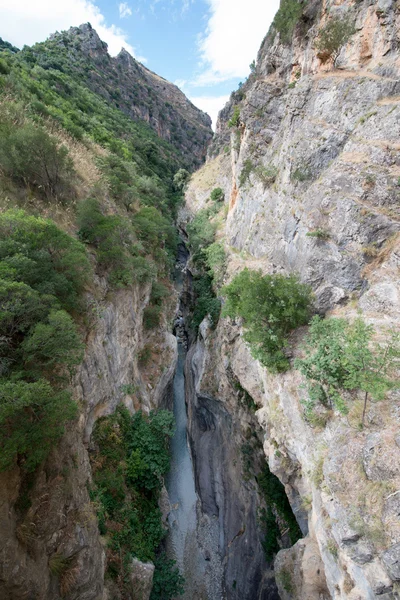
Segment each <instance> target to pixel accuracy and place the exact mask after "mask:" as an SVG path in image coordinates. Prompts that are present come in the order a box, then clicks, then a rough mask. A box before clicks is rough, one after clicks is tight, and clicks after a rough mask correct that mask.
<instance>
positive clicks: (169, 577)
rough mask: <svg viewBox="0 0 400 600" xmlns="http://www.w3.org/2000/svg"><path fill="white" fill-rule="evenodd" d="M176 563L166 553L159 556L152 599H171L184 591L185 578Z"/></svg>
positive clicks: (156, 563) (156, 561)
mask: <svg viewBox="0 0 400 600" xmlns="http://www.w3.org/2000/svg"><path fill="white" fill-rule="evenodd" d="M175 564H176V563H175V561H174V560H170V559H168V558H167V556H166V554H164V553H163V554H161V555H160V556H158V557H157V559H156V560H155V562H154V565H155V571H154V576H153V587H152V590H151V595H150V600H171V599H172V598H176V596H180V595H182V594H183V593H184V583H185V580H184V579H183V577H182V576H181V575H180V573H179V570H178V569H177V568H176V567H175Z"/></svg>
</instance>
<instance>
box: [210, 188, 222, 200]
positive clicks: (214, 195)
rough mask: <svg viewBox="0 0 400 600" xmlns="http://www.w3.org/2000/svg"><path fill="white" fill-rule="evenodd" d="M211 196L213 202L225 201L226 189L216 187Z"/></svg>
mask: <svg viewBox="0 0 400 600" xmlns="http://www.w3.org/2000/svg"><path fill="white" fill-rule="evenodd" d="M210 198H211V200H212V201H213V202H223V200H224V190H223V189H222V188H220V187H218V188H214V189H213V191H212V192H211V194H210Z"/></svg>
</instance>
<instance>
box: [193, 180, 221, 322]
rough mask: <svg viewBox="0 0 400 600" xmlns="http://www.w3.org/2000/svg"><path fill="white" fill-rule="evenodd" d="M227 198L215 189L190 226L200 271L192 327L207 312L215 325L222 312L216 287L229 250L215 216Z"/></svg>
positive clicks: (195, 287)
mask: <svg viewBox="0 0 400 600" xmlns="http://www.w3.org/2000/svg"><path fill="white" fill-rule="evenodd" d="M223 201H224V193H223V190H222V189H221V188H215V189H214V190H212V192H211V194H210V203H211V204H210V206H209V207H208V208H204V209H203V210H200V211H199V212H198V213H196V215H195V217H194V218H193V220H192V221H191V222H190V223H189V224H188V226H187V232H188V236H189V246H190V250H191V254H192V260H193V263H194V265H195V267H196V271H197V274H196V275H195V277H194V284H193V288H194V293H195V302H194V305H193V307H192V318H191V326H192V327H193V328H194V329H195V330H197V328H198V327H199V325H200V323H201V322H202V320H203V319H204V317H206V316H207V315H209V316H210V318H211V324H212V325H213V326H215V325H216V324H217V323H218V319H219V314H220V311H221V302H220V300H219V299H218V298H217V296H216V290H217V289H218V288H219V287H220V285H221V283H222V279H223V275H224V272H225V250H224V248H223V245H222V244H221V243H219V242H216V241H215V233H216V230H217V223H216V222H215V220H213V218H214V217H215V216H216V215H217V214H218V213H219V211H220V210H221V208H222V206H223Z"/></svg>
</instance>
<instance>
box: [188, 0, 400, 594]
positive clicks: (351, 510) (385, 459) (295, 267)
mask: <svg viewBox="0 0 400 600" xmlns="http://www.w3.org/2000/svg"><path fill="white" fill-rule="evenodd" d="M328 13H329V14H330V15H331V17H332V15H339V16H343V15H348V16H349V15H351V18H352V19H353V22H354V26H355V33H354V34H353V35H352V36H351V38H350V39H349V41H348V43H347V44H345V45H344V46H343V47H342V49H341V51H340V53H339V55H338V58H337V60H336V63H335V65H333V63H332V61H326V62H324V63H323V62H322V61H321V59H320V58H318V56H317V50H316V40H317V36H318V32H319V31H320V28H321V27H323V26H324V24H325V23H326V22H327V20H328ZM349 18H350V17H349ZM398 30H399V15H398V11H397V8H396V4H395V3H394V2H391V1H388V2H385V3H381V2H363V1H361V2H357V3H356V4H353V3H350V2H347V1H344V2H340V3H333V2H328V3H327V4H326V3H325V4H322V3H321V2H311V3H307V7H306V8H305V9H304V11H303V14H302V16H301V17H300V19H299V22H298V24H297V26H296V27H295V29H294V32H293V39H292V41H291V42H290V43H286V44H283V43H282V41H281V39H280V36H279V34H278V33H276V32H274V30H273V29H272V30H271V32H270V34H269V35H268V36H267V37H266V38H265V40H264V42H263V44H262V46H261V48H260V51H259V55H258V62H257V68H256V72H255V74H253V75H251V76H250V77H249V78H248V80H247V81H246V82H245V83H244V85H243V86H242V88H241V89H240V90H238V91H237V92H235V93H234V94H232V97H231V100H230V102H229V103H228V104H227V105H226V107H225V108H224V109H223V110H222V111H221V113H220V118H219V122H218V125H217V135H216V137H215V139H214V141H213V143H212V145H211V147H210V150H209V157H208V161H207V163H206V165H205V166H204V167H203V168H202V169H200V170H199V171H198V172H197V173H195V174H194V175H193V177H192V179H191V182H190V184H189V187H188V190H187V193H186V207H185V210H183V211H182V213H181V219H182V223H185V222H187V220H189V219H191V218H192V215H193V214H195V213H196V212H197V211H198V210H200V209H202V208H204V207H205V206H207V202H208V198H209V196H210V193H211V191H212V190H213V189H214V188H216V187H221V188H222V189H223V190H224V193H225V212H224V214H222V212H221V218H220V223H219V226H218V231H217V239H218V240H219V241H220V242H221V243H223V245H224V248H225V251H226V253H227V271H226V275H225V282H229V281H230V280H231V279H232V277H233V276H234V275H235V274H236V273H238V272H240V270H241V269H243V268H244V267H248V268H250V269H260V270H261V271H262V272H263V273H286V274H288V273H298V274H299V276H300V279H301V280H302V281H304V282H307V283H309V284H311V286H312V288H313V291H314V294H315V309H316V311H318V312H319V313H321V314H326V313H327V314H328V315H333V316H340V317H345V318H350V319H352V318H354V317H355V316H356V315H357V312H358V311H361V312H362V314H363V317H364V318H365V320H366V321H367V322H368V323H371V324H373V325H374V327H375V329H376V331H377V337H378V339H380V340H384V339H385V336H386V335H387V333H386V332H387V330H388V329H389V328H394V329H397V330H398V329H399V317H400V302H399V299H400V279H399V266H400V259H399V256H400V246H399V237H398V232H399V228H400V213H399V193H400V192H399V190H400V188H399V176H400V162H399V157H398V151H399V148H400V147H399V134H400V109H399V98H400V83H399V82H400V79H399V68H400V58H399V53H398V49H397V48H398V42H397V40H398ZM234 106H238V107H239V112H240V118H239V120H238V123H237V125H234V126H233V127H228V122H229V120H230V119H231V118H232V115H233V112H234ZM242 333H243V330H242V328H241V326H240V322H233V321H230V320H228V319H222V320H220V323H219V325H218V327H217V329H216V331H215V332H212V331H211V332H210V333H209V335H208V337H207V341H206V343H205V350H204V353H205V358H203V361H202V364H203V365H205V366H203V367H202V371H199V374H200V375H199V376H200V378H201V381H202V382H203V383H202V384H201V385H200V389H201V392H202V393H203V394H204V390H208V389H209V388H210V385H212V386H213V387H212V392H211V391H210V392H209V393H210V394H211V395H212V396H213V397H215V398H218V400H219V401H221V402H222V403H223V406H224V408H227V409H228V410H229V412H230V414H234V413H235V411H237V409H235V408H234V406H233V400H232V393H233V392H232V390H231V389H230V388H229V386H228V384H227V377H228V373H232V372H233V373H234V375H235V377H237V379H238V380H239V381H240V384H241V386H242V387H243V388H245V389H246V390H247V391H248V392H249V394H250V395H251V396H252V398H254V400H255V401H256V403H257V406H258V411H257V413H256V415H257V417H258V421H259V423H260V424H261V426H262V428H263V430H264V433H265V441H264V451H265V454H266V456H267V457H268V460H269V465H270V468H271V470H272V471H273V472H274V473H276V474H277V475H278V477H279V478H280V480H281V481H282V482H283V483H284V484H285V487H286V491H287V495H288V497H289V499H290V501H291V504H292V507H293V510H294V512H295V514H296V515H297V516H298V521H299V524H300V525H301V527H302V529H303V531H304V532H307V531H308V533H306V534H305V538H304V540H302V541H301V542H298V543H297V544H296V546H295V547H294V548H293V549H288V550H283V551H282V552H281V553H280V554H279V555H278V558H277V560H276V563H275V574H276V580H277V584H278V587H279V592H280V594H281V597H282V598H285V599H286V598H287V599H289V598H291V599H292V598H295V599H298V600H300V599H302V600H303V599H304V598H310V599H311V598H315V599H317V598H335V599H339V598H340V599H343V600H344V599H348V600H361V599H363V600H364V599H368V600H372V599H375V598H382V599H383V598H384V599H385V600H389V599H392V600H393V599H394V598H397V595H398V585H399V584H398V581H399V576H398V572H397V569H396V565H397V564H398V560H399V550H398V548H399V542H400V526H399V519H398V511H399V502H400V495H399V493H398V490H399V489H400V478H399V476H400V472H399V469H398V464H399V458H400V449H399V441H398V432H399V426H400V413H399V410H398V402H399V396H398V393H397V392H395V391H393V392H391V393H390V394H389V395H388V397H387V398H386V400H384V401H383V402H380V403H372V404H370V406H369V409H368V411H367V419H366V423H367V424H366V427H365V429H364V430H360V428H359V426H358V424H359V422H360V415H361V411H362V406H361V404H360V402H358V401H350V405H349V406H350V412H349V415H347V416H342V415H340V414H332V416H331V417H330V419H329V421H328V422H327V424H326V425H325V426H317V425H315V426H313V427H311V426H310V425H309V424H307V423H306V422H305V420H304V417H303V409H302V406H301V400H302V399H304V397H305V390H304V388H303V387H302V385H303V383H304V382H303V381H302V378H301V376H300V374H299V372H298V371H296V370H294V369H291V370H290V371H288V372H287V373H285V374H284V375H271V374H269V373H268V372H267V371H266V370H265V369H264V368H263V367H262V366H261V365H260V364H259V363H258V362H257V361H255V360H254V359H253V358H252V356H251V354H250V351H249V349H248V347H247V346H246V344H245V343H244V341H243V338H242V335H241V334H242ZM304 333H305V331H303V330H302V331H298V332H297V333H296V334H295V335H294V336H293V339H292V340H291V359H293V358H295V357H296V356H299V354H300V353H301V340H302V338H303V336H304ZM215 365H217V376H216V377H215V379H214V378H212V379H211V376H212V373H213V370H215ZM210 381H212V384H210ZM305 524H306V525H307V527H305Z"/></svg>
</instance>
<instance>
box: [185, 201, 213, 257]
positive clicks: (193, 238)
mask: <svg viewBox="0 0 400 600" xmlns="http://www.w3.org/2000/svg"><path fill="white" fill-rule="evenodd" d="M216 229H217V225H216V224H215V223H212V222H211V221H210V219H209V212H208V210H207V209H206V208H204V209H202V210H199V212H198V213H196V215H195V217H194V219H193V220H192V221H191V222H190V223H189V224H188V226H187V233H188V236H189V243H190V247H191V250H192V255H193V257H194V260H195V261H196V260H201V254H202V251H203V250H205V249H206V248H207V247H208V246H210V245H211V244H212V243H213V242H214V238H215V231H216Z"/></svg>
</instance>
